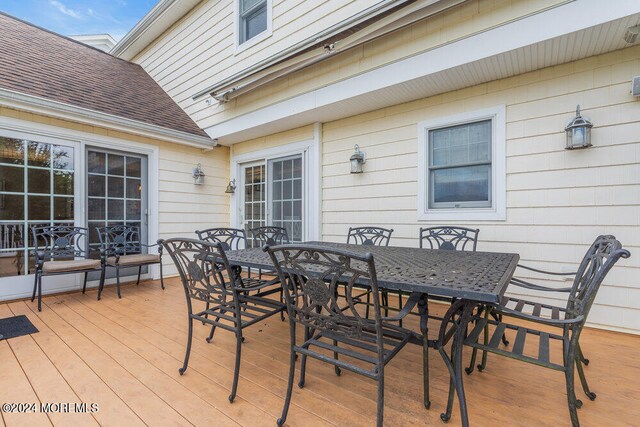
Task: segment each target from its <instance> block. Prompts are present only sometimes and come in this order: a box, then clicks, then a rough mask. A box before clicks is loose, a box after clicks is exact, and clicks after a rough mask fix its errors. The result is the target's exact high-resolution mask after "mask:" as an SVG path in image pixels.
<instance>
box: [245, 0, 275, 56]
mask: <svg viewBox="0 0 640 427" xmlns="http://www.w3.org/2000/svg"><path fill="white" fill-rule="evenodd" d="M238 2H239V3H238V45H241V44H243V43H245V42H247V41H249V40H251V39H253V38H254V37H256V36H258V35H260V34H262V33H265V32H267V31H268V30H269V27H270V25H269V18H270V15H271V10H270V9H271V8H270V3H271V1H270V0H238Z"/></svg>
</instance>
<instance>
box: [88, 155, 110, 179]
mask: <svg viewBox="0 0 640 427" xmlns="http://www.w3.org/2000/svg"><path fill="white" fill-rule="evenodd" d="M106 157H107V155H106V154H105V153H99V152H97V151H89V153H88V154H87V170H88V171H89V173H102V174H103V173H105V167H106V164H107V163H106Z"/></svg>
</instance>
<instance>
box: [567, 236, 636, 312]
mask: <svg viewBox="0 0 640 427" xmlns="http://www.w3.org/2000/svg"><path fill="white" fill-rule="evenodd" d="M630 256H631V253H630V252H629V251H628V250H626V249H623V248H622V244H621V243H620V242H619V241H618V240H616V238H615V237H614V236H598V237H597V238H596V240H595V241H594V242H593V244H592V245H591V247H590V248H589V250H588V251H587V253H586V254H585V256H584V258H583V259H582V262H581V263H580V267H579V268H578V272H577V273H576V277H575V279H574V281H573V286H572V288H571V292H570V294H569V299H568V301H567V317H569V318H575V317H577V316H580V315H582V316H584V320H583V323H584V322H585V321H586V319H587V315H588V314H589V311H590V310H591V306H592V305H593V301H594V300H595V298H596V294H597V293H598V289H599V288H600V285H601V284H602V281H603V280H604V278H605V277H606V276H607V273H608V272H609V270H611V268H612V267H613V266H614V264H615V263H616V262H617V261H618V260H619V259H620V258H629V257H630Z"/></svg>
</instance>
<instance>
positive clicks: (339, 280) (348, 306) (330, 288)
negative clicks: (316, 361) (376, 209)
mask: <svg viewBox="0 0 640 427" xmlns="http://www.w3.org/2000/svg"><path fill="white" fill-rule="evenodd" d="M266 250H267V251H268V252H269V256H270V257H271V261H272V262H273V264H274V266H275V267H276V270H277V272H278V275H279V277H280V280H282V283H288V284H289V285H288V286H283V288H284V291H285V295H286V298H285V300H286V302H287V310H288V312H289V319H290V320H291V321H292V322H293V321H295V322H297V323H299V324H302V325H304V326H307V327H310V328H312V329H314V330H315V331H317V332H323V331H328V332H332V333H342V334H346V335H347V336H350V337H355V338H362V337H363V336H365V335H366V336H368V338H369V339H371V338H372V337H373V338H375V337H376V336H377V338H378V341H379V344H380V346H382V326H381V325H382V324H381V315H380V301H379V294H378V283H377V279H376V271H375V265H374V260H373V255H371V254H366V255H359V254H356V253H353V252H349V251H344V250H338V249H333V248H327V247H322V246H309V245H305V246H297V245H283V246H275V247H268V246H267V248H266ZM285 280H286V281H285ZM342 285H344V288H345V292H346V293H345V296H346V297H345V300H342V299H341V300H340V301H338V292H337V287H338V286H342ZM356 285H358V286H366V287H370V289H371V290H372V292H371V298H372V299H373V313H374V315H375V321H373V322H372V321H371V320H368V319H366V318H365V317H364V316H361V314H360V313H359V312H358V310H357V309H356V304H357V303H356V300H357V298H355V296H356V295H357V294H360V293H362V288H361V287H360V288H359V287H356ZM372 334H377V335H375V336H374V335H372Z"/></svg>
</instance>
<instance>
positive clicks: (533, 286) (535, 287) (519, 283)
mask: <svg viewBox="0 0 640 427" xmlns="http://www.w3.org/2000/svg"><path fill="white" fill-rule="evenodd" d="M509 284H510V285H514V286H518V287H520V288H525V289H531V290H534V291H543V292H571V287H568V288H550V287H547V286H542V285H536V284H535V283H531V282H527V281H526V280H522V279H518V278H515V277H514V278H512V279H511V281H510V282H509Z"/></svg>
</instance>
